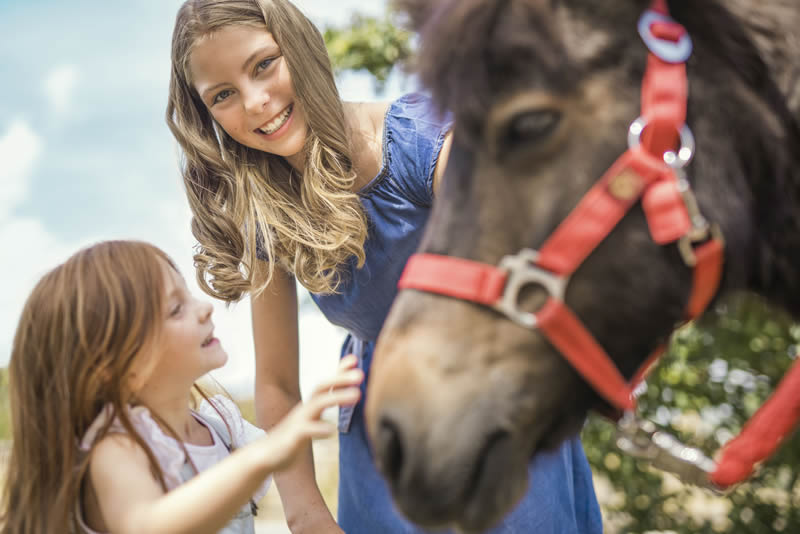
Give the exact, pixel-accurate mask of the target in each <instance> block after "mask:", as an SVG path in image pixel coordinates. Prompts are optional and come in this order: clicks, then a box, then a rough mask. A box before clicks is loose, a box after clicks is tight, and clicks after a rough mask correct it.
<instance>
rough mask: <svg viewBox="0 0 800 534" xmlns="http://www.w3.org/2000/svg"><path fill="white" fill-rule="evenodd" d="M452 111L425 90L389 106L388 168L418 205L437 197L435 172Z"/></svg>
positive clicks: (385, 153)
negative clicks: (448, 111) (443, 106)
mask: <svg viewBox="0 0 800 534" xmlns="http://www.w3.org/2000/svg"><path fill="white" fill-rule="evenodd" d="M451 127H452V119H451V117H450V115H449V113H447V112H444V111H441V110H439V109H438V108H437V107H436V105H435V104H434V103H433V101H432V100H431V98H430V96H429V95H427V94H425V93H409V94H406V95H403V96H401V97H400V98H398V99H397V100H395V101H393V102H392V103H391V104H390V105H389V106H388V109H387V110H386V117H385V123H384V136H383V140H384V143H383V145H384V146H383V160H384V161H383V163H384V172H385V173H386V174H387V175H391V176H392V178H393V180H392V182H393V183H395V184H397V185H398V187H400V189H401V190H402V191H403V193H404V196H406V197H407V198H409V199H410V200H411V201H413V202H414V203H416V204H418V205H423V206H429V205H430V204H431V202H432V201H433V176H434V170H435V169H436V163H437V161H438V158H439V154H440V152H441V150H442V145H443V143H444V139H445V136H446V134H447V133H448V132H449V131H450V129H451Z"/></svg>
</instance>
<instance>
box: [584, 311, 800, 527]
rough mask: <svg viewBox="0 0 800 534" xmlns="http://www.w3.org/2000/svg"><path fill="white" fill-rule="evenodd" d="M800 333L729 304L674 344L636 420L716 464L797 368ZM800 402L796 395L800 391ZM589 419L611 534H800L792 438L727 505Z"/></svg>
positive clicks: (782, 319) (797, 457) (799, 461)
mask: <svg viewBox="0 0 800 534" xmlns="http://www.w3.org/2000/svg"><path fill="white" fill-rule="evenodd" d="M799 341H800V327H799V326H798V325H797V324H795V323H793V322H792V321H791V319H790V318H789V317H787V316H786V315H784V314H782V313H780V312H778V311H777V310H773V309H770V308H769V307H768V306H767V304H766V303H764V302H763V301H762V300H760V299H758V298H756V297H753V296H747V295H741V296H738V297H735V298H731V299H729V300H726V301H725V302H724V303H722V304H720V305H718V306H717V307H716V309H714V310H712V311H710V312H709V313H707V314H706V316H705V317H703V320H702V322H701V323H700V324H693V325H689V326H687V327H685V328H683V329H682V330H680V331H679V332H678V333H676V335H675V336H674V339H673V342H672V344H671V346H670V349H669V351H668V354H666V355H665V357H664V358H663V359H662V361H661V362H660V364H659V365H658V367H657V368H655V369H654V370H653V372H652V373H651V375H650V377H649V379H648V381H647V390H646V392H644V393H643V394H642V396H641V397H640V398H639V413H640V415H642V416H645V417H647V418H648V419H650V420H652V421H654V422H656V423H657V424H658V425H659V426H660V427H661V428H663V429H665V430H667V431H669V432H670V433H672V434H673V435H675V436H676V437H678V438H679V439H681V440H683V441H684V443H687V444H689V445H692V446H695V447H698V448H700V449H702V450H704V451H705V452H706V454H708V455H711V454H713V453H714V452H716V451H717V450H718V449H719V448H720V446H721V445H722V444H723V443H724V442H726V441H727V440H728V439H730V438H731V437H732V436H733V435H735V434H737V433H738V432H739V430H740V429H741V427H742V424H743V423H744V422H745V421H746V420H747V419H748V418H749V417H750V416H751V415H752V414H753V413H754V412H755V410H756V409H757V408H758V407H759V406H760V405H761V403H762V402H763V401H764V400H765V399H766V398H767V397H768V395H769V394H770V393H771V392H772V390H773V389H774V388H775V386H776V384H777V382H778V381H779V379H780V378H781V376H782V375H783V374H784V373H785V372H786V370H787V369H788V368H789V367H790V366H791V365H792V364H793V363H794V360H795V358H796V354H797V347H798V345H800V343H799ZM798 394H800V392H798ZM613 436H614V429H613V427H612V426H611V425H609V424H608V422H606V421H604V420H602V419H601V418H599V417H596V416H592V417H591V418H590V420H589V422H588V423H587V425H586V427H585V428H584V431H583V435H582V437H583V442H584V446H585V448H586V453H587V456H588V458H589V462H590V463H591V465H592V468H593V470H594V472H595V474H596V480H597V485H598V489H599V490H600V493H603V494H604V495H602V496H601V499H602V501H603V508H604V516H605V518H606V520H607V522H608V528H607V531H608V532H609V533H613V532H647V531H651V530H659V531H664V530H666V531H671V532H675V533H718V532H747V533H751V534H762V533H763V534H767V533H773V532H792V533H794V532H800V484H798V475H800V446H798V445H800V440H798V437H797V436H794V437H791V438H789V439H787V440H786V441H785V442H784V443H783V444H782V446H781V448H780V449H779V451H778V453H777V454H776V455H775V456H774V457H773V458H772V459H771V460H769V461H768V462H766V463H765V465H764V466H762V469H760V471H759V473H758V474H757V476H755V477H754V478H753V479H752V480H750V481H749V482H747V483H745V484H742V485H740V486H739V487H737V488H736V489H735V490H734V491H733V492H731V493H729V494H728V495H727V496H725V497H715V496H713V495H712V494H711V493H710V492H706V491H704V490H699V489H697V488H693V487H689V486H684V485H682V484H680V483H679V482H677V480H676V479H675V478H674V477H672V476H664V475H663V474H662V473H661V472H659V471H655V470H652V469H649V468H648V467H647V466H645V465H643V464H641V463H640V462H638V461H636V460H634V459H632V458H630V457H626V456H624V455H622V454H620V453H619V451H617V450H616V448H615V447H614V445H613Z"/></svg>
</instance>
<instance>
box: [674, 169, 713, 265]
mask: <svg viewBox="0 0 800 534" xmlns="http://www.w3.org/2000/svg"><path fill="white" fill-rule="evenodd" d="M675 176H676V178H677V180H678V183H677V186H678V192H679V193H680V194H681V197H683V203H684V204H685V205H686V211H687V212H688V214H689V222H690V223H691V225H692V227H691V228H690V229H689V232H688V233H687V234H686V235H684V236H682V237H681V238H680V239H679V240H678V251H679V252H680V253H681V258H682V259H683V263H685V264H686V265H687V266H688V267H694V266H696V265H697V256H696V255H695V253H694V246H695V245H696V244H697V243H702V242H704V241H707V240H708V239H716V240H718V241H720V242H724V238H723V236H722V231H721V230H720V229H719V225H717V224H710V223H709V222H708V219H706V218H705V217H703V214H702V213H700V206H699V205H698V204H697V198H696V197H695V195H694V191H692V187H691V185H690V184H689V180H688V179H687V178H686V173H685V172H684V171H683V169H681V168H676V169H675Z"/></svg>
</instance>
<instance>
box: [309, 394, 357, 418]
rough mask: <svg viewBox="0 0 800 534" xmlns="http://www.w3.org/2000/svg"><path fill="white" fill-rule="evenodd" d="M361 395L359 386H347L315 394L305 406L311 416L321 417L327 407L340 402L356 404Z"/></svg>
mask: <svg viewBox="0 0 800 534" xmlns="http://www.w3.org/2000/svg"><path fill="white" fill-rule="evenodd" d="M360 397H361V390H360V389H358V388H357V387H346V388H341V389H334V390H332V391H326V392H323V393H319V394H317V395H314V396H313V397H311V398H310V399H309V400H308V401H307V402H306V403H305V404H304V405H303V406H304V409H305V410H306V413H307V414H308V416H309V417H310V418H312V419H319V417H320V415H322V412H323V411H325V409H327V408H330V407H332V406H338V405H340V404H344V405H349V404H355V403H356V402H358V399H359V398H360Z"/></svg>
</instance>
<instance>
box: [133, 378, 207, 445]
mask: <svg viewBox="0 0 800 534" xmlns="http://www.w3.org/2000/svg"><path fill="white" fill-rule="evenodd" d="M137 397H138V398H139V401H140V402H141V403H142V404H144V405H145V406H147V408H148V409H149V410H150V411H151V412H152V413H154V414H156V415H157V416H158V417H157V418H156V421H158V423H159V425H167V426H168V427H169V429H171V430H172V431H173V432H175V434H176V436H177V438H178V439H180V440H181V441H183V442H184V443H191V444H193V445H212V444H213V443H214V442H213V438H212V437H211V434H210V433H209V431H208V429H207V428H206V427H205V426H204V425H202V424H201V423H200V422H199V421H197V419H195V417H194V415H192V411H191V409H190V408H189V406H190V402H191V393H190V392H187V393H185V394H181V395H158V394H157V392H153V391H141V392H140V393H139V395H137ZM162 430H164V432H165V433H167V434H169V430H168V429H167V428H162Z"/></svg>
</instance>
